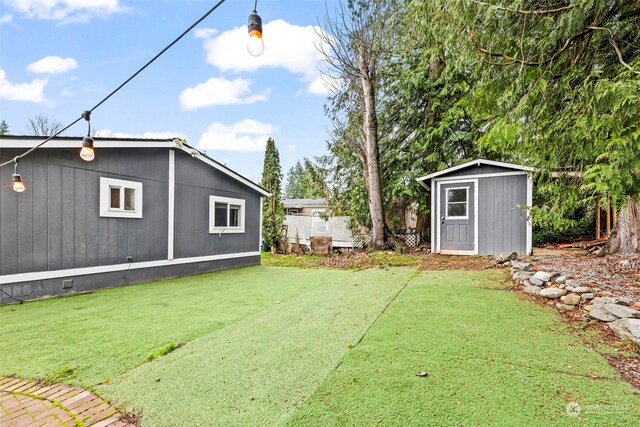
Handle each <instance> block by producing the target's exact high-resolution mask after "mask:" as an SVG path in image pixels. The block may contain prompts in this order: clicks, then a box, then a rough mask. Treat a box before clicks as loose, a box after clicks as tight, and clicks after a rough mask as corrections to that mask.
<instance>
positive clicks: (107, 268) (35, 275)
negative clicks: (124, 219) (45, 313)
mask: <svg viewBox="0 0 640 427" xmlns="http://www.w3.org/2000/svg"><path fill="white" fill-rule="evenodd" d="M253 256H260V252H259V251H256V252H240V253H232V254H221V255H209V256H200V257H192V258H176V259H173V260H159V261H145V262H134V263H131V264H129V263H125V264H113V265H101V266H96V267H82V268H70V269H67V270H53V271H35V272H32V273H18V274H8V275H6V276H0V285H5V284H9V283H20V282H32V281H35V280H49V279H60V278H66V277H74V276H85V275H88V274H100V273H111V272H114V271H125V270H127V269H131V270H139V269H144V268H153V267H167V266H171V265H179V264H193V263H197V262H206V261H219V260H226V259H235V258H246V257H253Z"/></svg>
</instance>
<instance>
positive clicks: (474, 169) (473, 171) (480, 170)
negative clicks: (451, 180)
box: [438, 164, 518, 178]
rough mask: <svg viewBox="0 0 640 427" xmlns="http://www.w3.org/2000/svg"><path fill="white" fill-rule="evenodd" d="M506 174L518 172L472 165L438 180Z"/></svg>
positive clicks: (499, 167) (489, 166)
mask: <svg viewBox="0 0 640 427" xmlns="http://www.w3.org/2000/svg"><path fill="white" fill-rule="evenodd" d="M508 172H518V171H514V170H513V169H510V168H505V167H502V166H493V165H482V164H481V165H480V166H477V165H472V166H469V167H467V168H464V169H460V170H457V171H453V172H450V173H448V174H446V175H442V176H440V177H438V178H442V177H444V176H446V177H464V176H469V175H486V174H490V173H508Z"/></svg>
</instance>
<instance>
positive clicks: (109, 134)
mask: <svg viewBox="0 0 640 427" xmlns="http://www.w3.org/2000/svg"><path fill="white" fill-rule="evenodd" d="M94 136H95V137H97V138H132V139H171V138H180V139H186V138H187V136H186V135H185V134H184V133H181V132H151V131H148V132H144V133H126V132H113V131H111V129H100V130H98V131H96V132H95V134H94Z"/></svg>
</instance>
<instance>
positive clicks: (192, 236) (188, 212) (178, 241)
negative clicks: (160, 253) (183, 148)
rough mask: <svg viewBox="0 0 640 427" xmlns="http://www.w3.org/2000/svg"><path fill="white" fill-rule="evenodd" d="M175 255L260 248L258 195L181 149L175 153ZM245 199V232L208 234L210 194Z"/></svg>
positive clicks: (224, 252) (200, 254)
mask: <svg viewBox="0 0 640 427" xmlns="http://www.w3.org/2000/svg"><path fill="white" fill-rule="evenodd" d="M175 170H176V188H175V218H176V221H175V238H174V256H175V257H176V258H188V257H193V256H203V255H220V254H229V253H235V252H249V251H257V250H259V239H260V194H259V193H258V192H256V191H254V190H252V189H251V188H249V187H247V186H246V185H243V184H242V183H240V182H238V181H236V180H231V179H229V178H228V177H227V176H226V175H225V174H223V173H222V172H220V171H218V170H216V169H214V168H211V167H210V166H207V165H206V164H204V163H202V162H199V161H198V162H194V161H193V159H192V158H191V157H190V156H189V155H187V154H186V153H183V152H177V153H176V156H175ZM210 196H221V197H231V198H236V199H244V200H245V231H244V233H222V236H220V235H219V234H218V233H209V197H210Z"/></svg>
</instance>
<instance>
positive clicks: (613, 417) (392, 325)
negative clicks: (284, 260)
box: [0, 267, 640, 426]
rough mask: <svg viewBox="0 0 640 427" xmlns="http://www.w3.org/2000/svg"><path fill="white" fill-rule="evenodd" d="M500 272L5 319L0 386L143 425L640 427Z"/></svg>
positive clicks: (81, 299)
mask: <svg viewBox="0 0 640 427" xmlns="http://www.w3.org/2000/svg"><path fill="white" fill-rule="evenodd" d="M501 274H502V273H501V272H498V271H472V272H460V271H445V272H420V271H418V270H416V269H415V268H389V269H367V270H360V271H344V270H327V269H295V268H282V267H251V268H245V269H239V270H229V271H222V272H217V273H211V274H204V275H199V276H192V277H188V278H181V279H174V280H166V281H160V282H154V283H146V284H140V285H134V286H128V287H122V288H116V289H111V290H106V291H100V292H94V293H92V294H88V295H77V296H72V297H66V298H57V299H50V300H43V301H36V302H30V303H26V304H24V305H11V306H2V307H0V321H1V322H2V336H1V344H0V345H1V347H0V349H1V351H0V374H3V375H8V374H15V375H19V376H22V377H28V378H49V379H56V378H57V379H62V380H63V381H65V382H69V383H73V384H77V385H83V386H85V387H91V388H93V389H94V390H96V391H97V392H98V393H99V394H101V395H102V396H104V397H106V398H108V399H112V400H113V401H114V402H116V403H119V404H122V405H124V406H126V408H127V409H129V410H131V409H133V410H135V411H138V412H139V413H141V414H142V420H143V426H182V425H184V426H195V425H198V426H201V425H202V426H205V425H207V426H208V425H225V426H226V425H250V426H253V425H286V424H288V425H305V426H306V425H314V426H315V425H317V426H327V425H363V426H369V425H376V424H383V425H397V426H406V425H433V426H448V425H451V426H458V425H464V426H474V425H478V426H480V425H482V426H484V425H496V426H505V425H523V426H525V425H526V426H532V425H536V426H538V425H541V426H544V425H548V426H557V425H568V426H571V425H611V426H624V425H629V426H631V425H636V423H637V420H638V418H639V417H640V393H638V391H636V390H634V389H633V388H632V387H631V386H630V385H628V384H627V383H625V382H623V381H621V380H620V378H619V376H618V374H617V372H616V371H615V370H613V369H612V368H611V367H609V365H608V364H607V363H606V361H605V360H604V359H603V358H602V356H600V355H599V354H598V353H597V352H595V351H593V350H591V349H589V348H587V347H586V346H585V345H584V344H583V343H582V341H581V340H580V338H578V337H576V336H574V335H572V334H571V333H569V331H568V329H567V327H566V326H565V325H564V324H563V323H562V322H561V321H560V320H559V318H558V317H557V315H556V313H555V312H554V310H552V309H547V308H544V307H538V306H536V305H533V304H531V303H528V302H526V301H521V300H519V299H518V298H517V296H516V295H515V294H514V293H512V292H508V291H506V290H505V288H504V287H503V285H501V284H500V283H501V280H502V279H503V276H502V275H501ZM181 343H184V344H185V345H183V346H181V347H179V348H177V349H175V350H174V351H172V352H170V353H168V354H166V355H165V354H164V353H165V352H166V351H167V350H168V349H170V348H171V347H172V345H178V344H181ZM148 358H149V359H153V360H151V361H147V359H148ZM422 370H424V371H427V372H428V373H429V376H428V377H426V378H421V377H417V376H415V373H416V372H417V371H422ZM573 401H575V402H578V403H579V404H580V405H581V413H580V416H579V417H578V418H574V417H570V416H568V415H567V414H566V411H565V408H566V405H567V403H569V402H573ZM634 420H635V421H634Z"/></svg>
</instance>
